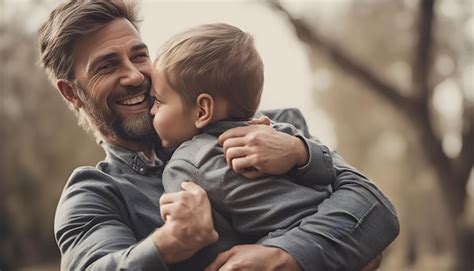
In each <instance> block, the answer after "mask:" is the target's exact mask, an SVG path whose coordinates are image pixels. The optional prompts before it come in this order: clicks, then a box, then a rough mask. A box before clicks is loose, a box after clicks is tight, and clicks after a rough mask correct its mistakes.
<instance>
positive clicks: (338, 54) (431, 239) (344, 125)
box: [269, 0, 474, 270]
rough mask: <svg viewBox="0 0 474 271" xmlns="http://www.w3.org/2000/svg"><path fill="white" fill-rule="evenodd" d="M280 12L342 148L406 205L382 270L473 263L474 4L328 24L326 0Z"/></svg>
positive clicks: (381, 10) (354, 5)
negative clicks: (300, 46) (304, 55)
mask: <svg viewBox="0 0 474 271" xmlns="http://www.w3.org/2000/svg"><path fill="white" fill-rule="evenodd" d="M269 4H270V6H272V7H273V8H275V9H276V10H278V11H279V12H282V13H283V15H285V17H286V19H288V21H289V22H290V24H291V25H292V26H293V27H294V29H295V34H296V35H297V37H298V38H299V39H300V40H301V41H302V42H303V43H305V44H306V45H307V48H308V54H309V57H310V60H311V63H312V65H313V69H314V75H315V76H316V77H317V78H320V79H323V80H320V81H317V80H315V92H314V93H315V97H316V100H317V101H318V103H319V104H320V106H321V107H323V108H324V109H325V110H326V111H327V112H328V114H329V116H330V117H331V119H332V123H333V124H334V127H335V130H336V134H337V137H338V150H339V151H340V152H341V153H342V154H343V156H344V157H346V159H348V160H349V161H350V162H351V163H352V164H354V165H355V166H356V167H358V168H360V169H361V170H362V171H363V172H365V173H367V174H368V175H369V176H370V177H371V178H372V179H373V180H375V181H376V183H377V184H378V185H379V186H380V187H381V188H382V191H384V192H385V193H386V194H387V195H389V197H390V198H391V199H392V200H394V202H395V203H396V206H397V210H398V212H399V216H400V220H401V234H400V236H399V238H398V239H397V240H396V242H394V244H393V245H392V246H391V248H389V249H388V250H387V251H386V253H385V254H386V255H385V256H386V257H385V260H384V263H383V265H382V269H384V270H385V269H386V270H433V269H436V270H464V269H466V268H471V267H472V266H474V262H473V260H472V251H473V250H474V223H473V219H474V215H473V210H474V209H473V208H474V207H473V199H472V198H471V197H472V191H471V192H469V191H468V188H469V185H468V182H469V180H470V182H471V183H472V182H473V180H472V179H473V176H472V175H473V174H472V167H473V161H474V159H473V155H474V154H473V151H472V150H473V149H474V146H473V142H474V137H473V135H474V121H473V120H474V110H473V108H474V100H473V99H472V98H473V95H472V94H473V92H472V91H473V89H472V87H473V84H472V80H473V79H472V67H473V64H474V60H473V47H474V45H473V42H474V38H473V37H474V33H473V31H474V30H473V29H472V23H473V20H474V19H473V18H474V17H473V6H472V5H473V2H472V1H463V0H458V1H448V0H439V1H434V0H421V1H389V0H385V1H384V0H380V1H376V2H374V1H369V0H360V1H352V2H351V3H348V2H346V4H345V6H344V8H346V9H345V10H343V11H341V12H340V13H339V14H338V16H337V19H336V18H332V20H327V21H325V20H323V19H324V18H322V17H324V16H322V15H323V14H322V12H321V13H319V14H318V8H320V4H321V3H318V2H312V5H307V6H305V9H301V10H300V11H299V12H295V11H294V10H292V9H291V8H292V6H291V5H290V2H289V1H281V4H279V3H278V2H271V1H270V2H269ZM333 4H334V3H333ZM315 14H316V16H315ZM317 15H320V16H317ZM336 20H337V24H334V23H335V21H336ZM467 74H468V75H467ZM466 75H467V76H466ZM446 82H448V83H446ZM320 83H324V84H323V85H322V86H321V85H319V84H320ZM440 97H443V98H440ZM446 99H447V100H446ZM453 138H454V139H455V140H454V141H455V142H456V144H451V145H450V144H447V143H452V142H453V141H451V142H449V140H452V139H453ZM470 193H471V195H470ZM466 270H467V269H466Z"/></svg>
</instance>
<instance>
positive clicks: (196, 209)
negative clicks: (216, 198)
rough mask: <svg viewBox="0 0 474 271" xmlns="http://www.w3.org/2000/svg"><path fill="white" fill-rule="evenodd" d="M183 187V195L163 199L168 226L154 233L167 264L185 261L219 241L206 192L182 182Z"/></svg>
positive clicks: (161, 205)
mask: <svg viewBox="0 0 474 271" xmlns="http://www.w3.org/2000/svg"><path fill="white" fill-rule="evenodd" d="M181 187H182V188H183V189H184V190H183V191H180V192H176V193H169V194H165V195H163V196H162V197H161V198H160V211H161V216H162V218H163V220H164V221H165V224H164V225H163V226H162V227H161V228H159V229H157V230H156V231H155V232H154V233H153V235H154V236H153V237H154V240H155V244H156V246H157V248H158V250H159V251H160V254H161V255H162V257H163V259H164V260H165V262H166V263H168V264H169V263H174V262H179V261H182V260H185V259H187V258H189V257H191V256H192V255H194V253H196V252H197V251H198V250H199V249H201V248H203V247H205V246H207V245H209V244H211V243H214V242H216V241H217V239H218V234H217V232H216V231H215V229H214V224H213V222H212V214H211V205H210V203H209V199H208V197H207V194H206V192H205V191H204V190H203V189H202V188H201V187H200V186H198V185H196V184H195V183H192V182H183V183H182V184H181Z"/></svg>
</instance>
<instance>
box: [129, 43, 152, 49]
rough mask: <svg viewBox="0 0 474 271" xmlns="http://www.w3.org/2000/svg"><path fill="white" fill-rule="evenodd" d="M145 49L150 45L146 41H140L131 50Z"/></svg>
mask: <svg viewBox="0 0 474 271" xmlns="http://www.w3.org/2000/svg"><path fill="white" fill-rule="evenodd" d="M143 49H146V50H148V46H146V44H145V43H139V44H137V45H134V46H133V47H132V49H131V51H140V50H143Z"/></svg>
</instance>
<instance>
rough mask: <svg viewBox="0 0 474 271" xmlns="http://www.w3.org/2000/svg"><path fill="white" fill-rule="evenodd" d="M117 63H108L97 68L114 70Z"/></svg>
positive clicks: (100, 70)
mask: <svg viewBox="0 0 474 271" xmlns="http://www.w3.org/2000/svg"><path fill="white" fill-rule="evenodd" d="M114 67H115V65H114V64H113V63H107V64H104V65H102V66H99V68H97V72H109V71H112V70H113V68H114Z"/></svg>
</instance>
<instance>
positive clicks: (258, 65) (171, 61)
mask: <svg viewBox="0 0 474 271" xmlns="http://www.w3.org/2000/svg"><path fill="white" fill-rule="evenodd" d="M154 67H155V69H156V70H157V71H158V72H159V73H160V74H162V76H163V77H164V78H165V80H166V81H167V83H168V84H169V85H170V86H171V88H173V89H174V90H175V91H177V92H178V94H179V95H180V96H181V98H182V99H183V101H184V102H185V103H187V104H189V105H191V104H194V103H195V101H196V98H197V96H198V95H199V94H201V93H208V94H209V95H211V96H213V97H220V98H224V99H225V100H226V101H227V108H228V109H227V117H228V118H232V119H239V120H247V119H249V118H251V117H252V116H253V115H254V114H255V111H256V110H257V108H258V105H259V103H260V97H261V94H262V88H263V80H264V79H263V78H264V76H263V62H262V59H261V58H260V55H259V54H258V52H257V50H256V48H255V46H254V41H253V37H252V36H251V35H250V34H249V33H246V32H243V31H242V30H240V29H239V28H237V27H234V26H231V25H228V24H205V25H200V26H198V27H195V28H191V29H189V30H187V31H185V32H182V33H180V34H178V35H175V36H174V37H173V38H171V39H170V40H169V41H168V42H166V43H165V44H164V45H163V47H161V49H160V50H159V52H158V57H157V59H156V60H155V62H154Z"/></svg>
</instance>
